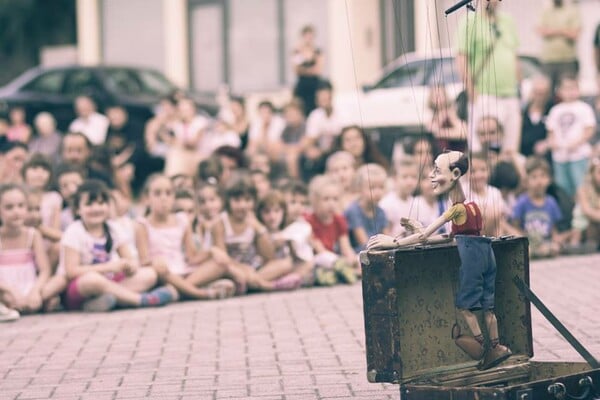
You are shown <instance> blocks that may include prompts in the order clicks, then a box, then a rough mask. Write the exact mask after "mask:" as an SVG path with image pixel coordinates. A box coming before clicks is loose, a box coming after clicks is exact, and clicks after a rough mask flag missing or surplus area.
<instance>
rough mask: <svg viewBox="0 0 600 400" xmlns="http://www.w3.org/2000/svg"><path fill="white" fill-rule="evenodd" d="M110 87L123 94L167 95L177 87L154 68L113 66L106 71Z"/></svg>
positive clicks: (113, 90)
mask: <svg viewBox="0 0 600 400" xmlns="http://www.w3.org/2000/svg"><path fill="white" fill-rule="evenodd" d="M104 75H105V77H106V83H107V86H108V88H109V89H110V90H111V91H112V92H114V93H116V94H120V95H123V96H158V97H161V96H167V95H169V94H171V93H172V92H173V91H174V90H176V87H175V86H174V85H173V84H172V83H171V82H169V81H168V80H167V79H166V78H165V77H164V76H162V75H161V74H160V73H158V72H156V71H152V70H132V69H118V68H111V69H107V70H105V71H104Z"/></svg>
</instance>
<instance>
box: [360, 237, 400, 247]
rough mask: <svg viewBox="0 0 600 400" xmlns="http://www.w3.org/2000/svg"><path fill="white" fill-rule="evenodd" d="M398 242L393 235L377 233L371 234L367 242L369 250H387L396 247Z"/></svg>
mask: <svg viewBox="0 0 600 400" xmlns="http://www.w3.org/2000/svg"><path fill="white" fill-rule="evenodd" d="M396 247H398V244H397V243H396V241H395V240H394V238H393V237H392V236H388V235H381V234H379V235H375V236H371V238H370V239H369V242H368V243H367V250H386V249H395V248H396Z"/></svg>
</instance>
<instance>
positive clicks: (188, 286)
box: [161, 273, 213, 300]
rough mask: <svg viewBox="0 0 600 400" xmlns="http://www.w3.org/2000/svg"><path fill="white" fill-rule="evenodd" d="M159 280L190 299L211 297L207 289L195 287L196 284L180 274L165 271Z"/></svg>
mask: <svg viewBox="0 0 600 400" xmlns="http://www.w3.org/2000/svg"><path fill="white" fill-rule="evenodd" d="M161 281H163V282H165V283H167V284H169V285H171V286H173V287H174V288H175V289H176V290H177V292H178V293H179V294H181V295H183V296H185V297H187V298H190V299H198V300H204V299H210V298H213V297H212V296H211V292H210V291H209V290H207V289H201V288H198V287H196V285H194V284H193V283H191V282H190V281H188V280H187V279H185V278H184V277H183V276H181V275H177V274H172V273H167V274H166V275H161Z"/></svg>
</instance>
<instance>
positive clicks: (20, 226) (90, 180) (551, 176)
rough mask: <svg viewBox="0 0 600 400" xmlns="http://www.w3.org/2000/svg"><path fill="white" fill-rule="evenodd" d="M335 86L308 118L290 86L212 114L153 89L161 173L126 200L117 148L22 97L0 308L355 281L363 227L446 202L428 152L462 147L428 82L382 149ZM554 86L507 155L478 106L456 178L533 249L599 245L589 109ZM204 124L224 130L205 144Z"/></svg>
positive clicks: (152, 126) (140, 303)
mask: <svg viewBox="0 0 600 400" xmlns="http://www.w3.org/2000/svg"><path fill="white" fill-rule="evenodd" d="M331 90H332V88H331V86H330V85H320V86H319V87H318V89H317V98H316V100H317V108H316V109H315V110H314V111H313V112H312V113H311V114H310V115H311V116H312V118H311V116H309V118H308V121H307V123H305V122H304V116H303V113H302V105H301V103H299V102H297V101H293V102H291V103H289V104H288V105H286V106H285V108H284V115H283V116H282V117H280V116H278V115H277V113H276V110H275V108H274V107H273V105H272V104H271V103H268V102H263V103H261V104H260V105H259V111H260V113H259V115H258V117H257V118H258V119H257V120H255V121H253V123H252V124H250V123H248V121H247V120H246V117H245V111H244V102H243V100H241V99H237V98H232V99H230V100H229V101H228V102H227V103H226V104H225V105H224V108H223V110H221V112H220V113H219V117H218V120H217V121H215V122H214V123H213V125H211V123H210V122H209V121H207V120H206V119H198V118H196V117H195V109H194V106H193V104H191V102H190V101H189V100H188V99H180V100H179V103H178V102H177V101H176V100H173V99H171V100H168V101H165V102H163V103H164V104H162V103H161V104H162V106H164V107H163V108H162V109H161V110H159V113H158V114H157V116H156V117H155V118H154V119H152V120H151V121H149V122H148V124H147V126H146V135H145V139H146V143H145V146H146V150H147V151H148V152H149V153H150V154H151V155H152V154H154V155H157V154H162V155H163V156H165V157H166V158H167V162H166V167H165V174H162V173H156V174H152V175H149V176H148V177H147V178H146V179H145V184H144V185H143V187H142V189H141V190H140V192H139V194H138V196H137V197H134V196H133V195H132V190H131V186H128V185H124V184H123V182H124V181H123V180H121V178H122V177H123V176H125V175H127V174H126V173H124V172H123V170H122V167H123V166H124V165H126V164H127V163H131V162H132V161H125V162H122V160H121V158H123V154H125V153H127V150H122V151H116V152H111V151H108V155H106V150H107V149H106V147H107V146H106V145H100V146H95V145H93V144H92V142H91V140H90V137H89V136H88V134H86V133H84V132H68V133H66V134H64V135H59V137H58V138H57V137H56V135H58V134H57V133H56V130H55V126H54V124H53V119H52V116H51V115H49V114H47V113H41V114H40V115H38V116H36V118H35V129H31V128H30V127H29V126H28V125H27V124H26V123H25V122H24V121H25V118H24V115H23V110H16V111H15V112H13V113H11V118H12V125H10V129H8V130H7V132H6V134H5V135H4V136H3V137H2V142H1V143H0V145H1V147H2V163H1V165H0V166H1V168H0V175H1V177H2V181H1V182H0V184H1V186H0V321H3V320H14V319H16V318H18V317H19V314H20V313H34V312H41V311H43V312H51V311H54V310H85V311H108V310H112V309H114V308H117V307H153V306H161V305H164V304H167V303H170V302H174V301H177V300H180V299H199V300H200V299H201V300H212V299H222V298H227V297H231V296H235V295H242V294H244V293H247V292H252V291H277V290H294V289H297V288H300V287H306V286H311V285H321V286H329V285H334V284H336V283H349V284H352V283H354V282H356V281H357V279H359V278H360V274H361V271H360V266H359V263H358V257H357V254H358V253H359V252H360V251H362V250H364V248H365V245H366V243H367V241H368V239H369V237H371V236H373V235H375V234H378V233H387V234H391V235H394V236H399V237H402V236H406V235H407V234H408V233H407V227H405V226H403V225H402V224H401V219H402V218H409V219H411V220H413V221H417V223H419V224H422V225H424V226H426V225H429V224H430V223H431V222H432V221H433V220H435V219H436V218H437V217H438V216H439V215H441V214H442V213H443V212H444V211H445V210H446V209H447V207H448V204H447V200H446V199H443V198H438V197H437V196H436V195H435V193H434V192H433V190H432V186H431V182H430V179H429V174H430V172H431V169H432V163H433V160H434V159H435V157H436V156H437V155H438V154H439V153H440V152H441V151H443V149H452V148H459V149H461V150H463V149H468V146H469V138H465V127H464V123H463V122H462V121H461V120H460V119H459V118H458V117H457V116H456V115H454V114H455V113H456V110H455V109H454V107H453V106H452V105H451V104H449V103H448V101H447V98H446V96H445V93H444V90H443V88H440V87H437V88H434V89H433V90H432V91H431V99H430V106H431V107H432V109H433V111H434V112H433V116H432V121H431V123H430V125H429V127H430V130H431V132H432V134H431V135H420V136H418V137H415V138H413V140H411V141H410V142H408V143H405V145H404V146H402V151H401V152H400V155H399V156H398V155H396V157H394V160H393V162H391V163H390V162H388V160H386V159H385V158H384V157H383V156H382V155H381V154H380V153H379V151H378V150H377V148H376V146H374V145H373V143H371V141H370V138H369V136H368V135H367V134H366V132H365V131H364V130H363V129H361V128H360V127H358V126H349V127H342V126H340V125H339V123H338V121H337V120H336V112H335V110H334V109H333V106H332V103H331ZM559 93H560V95H561V99H562V102H561V103H559V104H557V105H556V106H554V107H552V108H549V115H548V118H547V122H546V126H547V130H548V133H547V137H546V138H544V139H543V140H544V142H543V143H542V142H540V143H537V144H535V145H534V146H533V147H534V148H535V149H537V150H536V151H538V150H539V151H540V152H541V150H544V151H546V152H547V154H545V153H544V152H541V153H540V154H534V155H532V156H530V157H528V158H527V159H525V157H524V156H522V155H520V154H515V153H510V152H504V151H503V150H502V149H501V148H499V143H501V142H502V136H501V135H502V133H503V132H502V126H501V125H500V124H499V122H498V121H497V120H496V119H494V118H492V117H483V118H481V123H480V126H479V127H478V135H479V138H478V140H479V142H480V144H481V147H482V151H481V152H480V153H472V154H470V169H469V173H468V174H467V175H466V176H464V177H463V178H462V179H463V181H464V182H463V183H464V187H465V188H466V190H465V192H466V195H467V197H468V198H469V199H471V200H473V201H476V202H477V203H478V204H479V206H480V208H481V210H482V212H483V214H484V234H485V235H487V236H502V235H527V236H528V237H529V239H530V243H531V254H532V255H533V256H553V255H556V254H559V253H562V252H572V251H581V250H593V251H595V250H596V249H597V248H598V245H599V244H600V152H596V151H595V150H594V149H593V147H592V146H591V144H590V138H591V132H593V129H594V125H595V121H594V120H593V118H592V117H591V111H590V109H589V108H588V107H587V106H586V105H585V104H584V103H582V102H581V101H579V100H578V91H577V86H576V82H575V81H573V80H572V79H570V78H568V77H566V78H564V79H563V80H562V83H561V85H560V86H559ZM177 110H179V112H181V113H183V116H184V117H185V118H183V119H178V117H177V112H178V111H177ZM313 113H314V114H313ZM202 118H204V117H202ZM109 119H111V118H109ZM112 119H114V118H112ZM83 122H85V121H83ZM83 122H82V123H83ZM209 126H212V127H213V128H214V129H216V131H215V132H221V133H214V132H213V133H212V134H210V135H213V136H212V139H214V140H212V139H211V141H209V142H210V143H213V142H214V143H213V144H214V146H213V145H212V144H211V146H213V147H214V148H211V150H210V151H208V150H207V149H206V148H203V151H204V152H205V153H206V154H204V153H203V154H202V155H200V153H199V152H198V151H197V149H198V148H199V146H201V143H208V142H207V140H208V138H210V137H211V136H210V135H208V137H207V136H206V135H207V131H206V130H205V129H209V128H207V127H209ZM194 127H195V128H194ZM213 128H210V129H213ZM309 131H310V134H308V133H307V132H309ZM225 132H228V133H227V134H225ZM232 132H233V133H232ZM0 133H1V132H0ZM173 135H174V136H173ZM214 135H217V136H214ZM218 135H221V136H218ZM230 136H231V137H233V136H235V137H236V138H237V139H239V140H229V139H228V140H225V139H224V138H226V137H230ZM321 138H327V143H326V145H327V148H325V147H323V146H319V145H318V143H319V140H320V139H321ZM56 139H59V140H58V141H57V140H56ZM113 139H114V136H112V134H111V133H110V132H109V133H108V134H107V137H106V142H107V143H114V140H113ZM222 139H223V140H222ZM27 142H29V143H28V144H29V147H28V145H27ZM217 144H219V145H218V146H217ZM223 144H224V145H223ZM165 146H166V147H165ZM169 146H170V147H169ZM244 146H246V147H244ZM118 147H123V146H118ZM50 148H51V149H50ZM125 148H127V147H125ZM49 149H50V150H49ZM161 149H162V150H161ZM439 149H442V150H439ZM146 160H149V159H146ZM549 160H551V161H549ZM390 164H391V166H390ZM167 173H168V175H167ZM120 177H121V178H120ZM131 179H132V178H131V177H130V178H129V182H131ZM125 181H127V179H125ZM412 229H415V227H408V230H409V231H410V230H412ZM447 229H448V228H447V227H445V226H442V227H441V228H440V229H439V233H447V232H448V230H447Z"/></svg>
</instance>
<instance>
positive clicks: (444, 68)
mask: <svg viewBox="0 0 600 400" xmlns="http://www.w3.org/2000/svg"><path fill="white" fill-rule="evenodd" d="M435 53H437V54H435ZM519 64H520V68H521V76H522V78H523V79H522V81H521V83H520V92H521V97H522V98H523V99H524V98H526V97H527V95H528V94H529V92H530V88H531V79H530V78H531V77H532V76H533V75H535V74H538V73H541V69H540V64H539V61H537V59H536V58H534V57H529V56H519ZM435 84H444V85H445V86H446V91H447V93H448V94H449V96H451V98H455V97H456V95H457V94H458V93H459V92H460V91H461V90H462V84H461V82H460V75H459V73H458V71H457V69H456V63H455V58H454V57H453V56H452V54H451V51H450V50H448V49H444V50H441V51H434V54H433V55H429V56H428V57H424V56H423V55H421V54H418V53H409V54H406V55H403V56H401V57H399V58H398V59H396V60H395V61H393V62H392V63H390V64H389V65H388V66H387V67H385V68H384V70H383V72H382V74H381V78H379V79H378V80H377V81H376V83H375V84H373V85H371V86H365V87H363V88H362V90H360V89H359V90H354V91H351V92H345V93H338V94H337V95H336V97H335V99H334V104H335V107H336V110H337V111H338V112H339V113H340V118H341V119H342V121H343V122H344V124H359V125H362V126H364V127H365V128H386V127H389V128H391V127H394V128H402V130H404V131H407V132H412V133H416V132H420V131H421V130H422V127H423V124H425V123H426V121H427V115H428V112H429V111H428V108H427V100H428V96H429V87H431V86H433V85H435Z"/></svg>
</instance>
